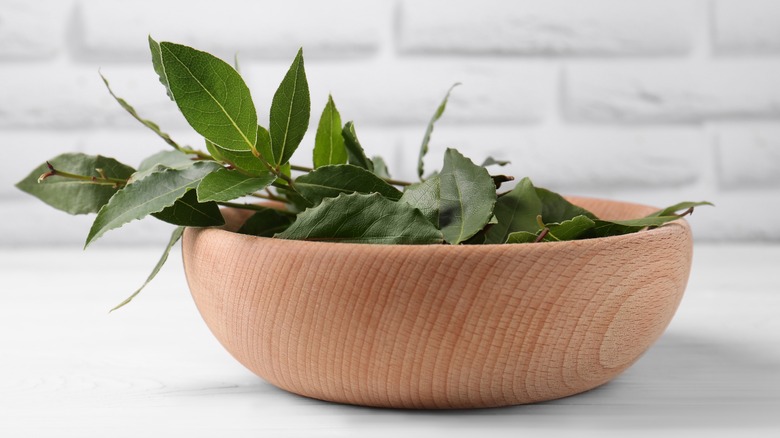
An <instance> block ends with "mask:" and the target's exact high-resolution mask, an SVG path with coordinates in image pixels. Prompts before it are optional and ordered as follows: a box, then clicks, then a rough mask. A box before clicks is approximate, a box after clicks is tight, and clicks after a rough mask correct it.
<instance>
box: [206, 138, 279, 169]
mask: <svg viewBox="0 0 780 438" xmlns="http://www.w3.org/2000/svg"><path fill="white" fill-rule="evenodd" d="M206 149H207V150H208V151H209V153H210V154H211V155H212V156H213V157H214V158H215V159H216V160H218V161H220V162H222V163H225V164H229V165H231V166H233V167H235V168H236V169H239V170H241V171H242V172H244V173H247V174H249V175H252V176H258V177H259V176H262V175H266V174H267V173H268V167H266V165H265V164H263V162H262V161H260V159H259V158H257V157H256V156H255V155H254V154H253V153H252V151H229V150H227V149H223V148H221V147H219V146H217V145H215V144H214V143H212V142H210V141H208V140H206Z"/></svg>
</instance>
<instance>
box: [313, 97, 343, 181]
mask: <svg viewBox="0 0 780 438" xmlns="http://www.w3.org/2000/svg"><path fill="white" fill-rule="evenodd" d="M313 160H314V168H315V169H316V168H318V167H321V166H327V165H329V164H345V163H346V162H347V149H346V146H344V137H343V136H342V135H341V115H340V114H339V111H338V110H337V109H336V104H335V103H333V97H332V96H330V95H328V103H327V104H326V105H325V109H324V110H322V116H320V124H319V126H318V127H317V135H316V137H315V138H314V157H313Z"/></svg>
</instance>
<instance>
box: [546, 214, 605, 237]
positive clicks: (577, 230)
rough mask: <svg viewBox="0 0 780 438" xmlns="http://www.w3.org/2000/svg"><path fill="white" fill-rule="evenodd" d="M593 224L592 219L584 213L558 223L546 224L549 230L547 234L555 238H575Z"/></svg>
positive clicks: (594, 223) (594, 224)
mask: <svg viewBox="0 0 780 438" xmlns="http://www.w3.org/2000/svg"><path fill="white" fill-rule="evenodd" d="M595 226H596V222H594V221H593V219H591V218H589V217H587V216H584V215H581V216H575V217H573V218H571V219H569V220H566V221H563V222H561V223H559V224H556V223H553V224H547V228H548V229H549V230H550V232H549V233H548V236H553V237H554V238H555V239H556V240H575V239H577V238H579V237H580V236H582V235H583V234H585V232H587V231H588V230H590V229H591V228H593V227H595Z"/></svg>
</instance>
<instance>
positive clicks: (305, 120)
mask: <svg viewBox="0 0 780 438" xmlns="http://www.w3.org/2000/svg"><path fill="white" fill-rule="evenodd" d="M310 112H311V102H310V100H309V85H308V83H307V82H306V71H305V69H304V66H303V49H300V50H298V55H296V56H295V60H294V61H293V63H292V65H291V66H290V69H289V70H288V71H287V74H286V75H285V76H284V79H282V83H281V84H280V85H279V88H278V89H277V90H276V93H275V94H274V98H273V100H272V101H271V125H270V130H269V131H270V134H271V146H272V148H273V156H272V157H271V158H273V159H272V160H270V159H269V158H268V157H266V160H268V161H271V162H272V163H273V164H275V165H276V166H281V165H282V164H284V163H286V162H288V161H289V160H290V157H291V156H292V154H293V152H295V149H296V148H297V147H298V145H299V144H300V142H301V140H302V139H303V135H304V134H306V130H307V129H308V128H309V113H310Z"/></svg>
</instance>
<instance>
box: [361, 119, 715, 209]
mask: <svg viewBox="0 0 780 438" xmlns="http://www.w3.org/2000/svg"><path fill="white" fill-rule="evenodd" d="M387 131H389V132H388V133H387V137H388V140H386V141H387V142H393V143H395V144H397V145H398V146H397V149H396V151H393V153H394V154H395V156H394V157H393V163H391V164H392V165H393V167H391V169H390V170H391V171H394V174H395V175H397V176H398V177H399V178H402V179H403V178H406V179H412V180H413V179H415V178H416V175H415V163H416V162H417V154H418V151H419V147H420V141H421V140H422V136H423V132H424V126H420V127H419V128H404V129H402V130H387ZM371 137H372V138H379V137H381V135H380V134H379V133H378V132H373V133H372V134H371ZM367 138H368V137H367ZM363 144H364V147H365V148H366V150H367V151H369V153H371V152H372V151H375V150H376V149H374V147H373V143H372V142H371V140H368V141H363ZM447 147H453V148H456V149H458V150H460V151H461V152H462V153H464V154H465V155H466V156H468V157H469V158H471V159H472V160H473V161H474V162H475V163H477V164H479V163H481V162H482V161H483V160H484V159H485V158H486V157H488V156H493V157H494V158H496V159H505V160H510V161H511V162H512V164H510V165H508V166H506V167H503V168H499V167H496V168H494V171H495V172H501V173H506V174H508V175H513V176H515V177H518V178H520V177H524V176H529V177H530V178H531V179H532V180H533V181H534V182H535V183H536V184H539V185H540V186H543V187H550V188H552V189H556V190H564V191H566V192H567V193H572V194H588V193H589V192H593V191H594V190H599V191H601V190H606V192H608V193H609V192H620V191H628V192H635V191H642V190H654V189H675V190H677V189H679V188H680V187H687V186H693V185H696V184H698V183H699V182H700V180H701V178H702V176H703V174H704V166H705V164H704V163H709V162H710V160H708V159H706V158H705V157H708V156H709V155H710V154H711V151H710V149H709V148H708V144H707V142H706V138H705V136H704V135H703V134H702V133H701V132H700V131H699V130H696V129H691V128H659V129H651V128H647V129H620V128H580V127H576V128H575V127H569V128H566V129H560V128H555V127H549V128H548V127H543V128H536V129H532V128H516V127H507V126H475V127H461V126H441V127H439V128H437V129H436V130H435V131H434V133H433V136H432V140H431V149H430V152H429V155H428V157H427V159H426V169H427V172H431V171H433V170H436V169H439V168H440V167H441V163H442V157H443V155H444V151H445V149H446V148H447ZM382 153H384V151H382ZM393 153H391V152H388V154H389V155H390V156H393ZM388 161H389V160H388ZM397 163H402V166H403V167H401V168H399V167H396V166H397Z"/></svg>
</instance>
